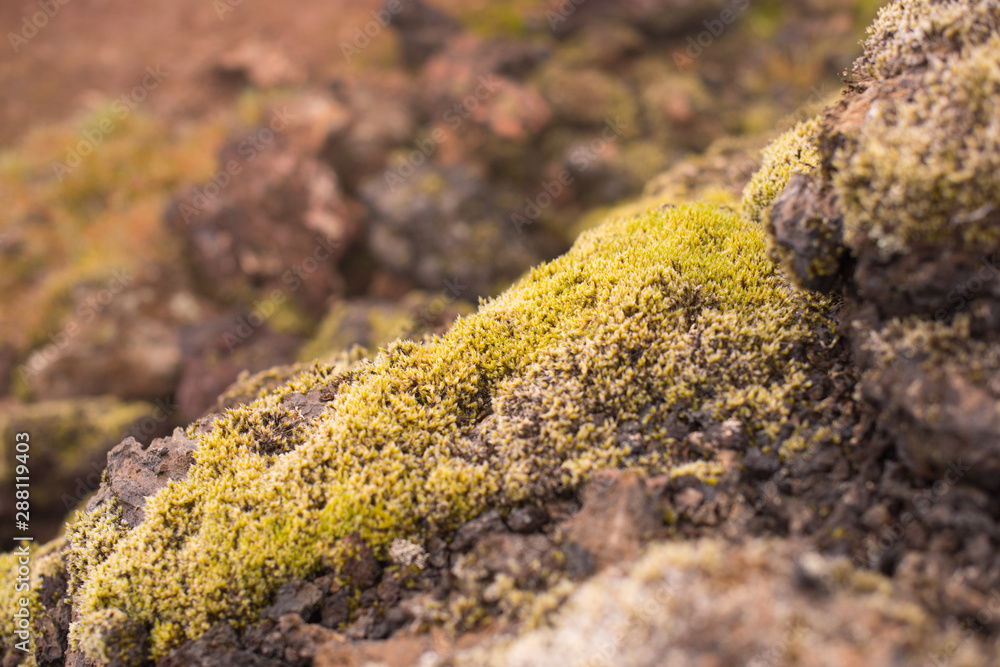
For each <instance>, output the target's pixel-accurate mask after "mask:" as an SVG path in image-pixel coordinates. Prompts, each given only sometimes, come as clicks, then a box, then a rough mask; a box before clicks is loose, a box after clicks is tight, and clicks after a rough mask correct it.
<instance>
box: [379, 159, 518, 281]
mask: <svg viewBox="0 0 1000 667" xmlns="http://www.w3.org/2000/svg"><path fill="white" fill-rule="evenodd" d="M394 178H400V181H401V182H398V181H396V180H393V181H392V182H391V183H389V182H387V180H386V179H383V178H376V179H373V180H371V181H369V182H368V183H367V184H366V185H365V186H364V187H363V188H362V192H363V197H364V199H365V201H366V202H367V203H368V204H369V206H371V208H372V212H373V218H372V222H371V225H372V226H371V235H370V238H369V244H370V248H371V251H372V253H373V254H374V256H375V258H376V259H377V260H378V262H379V264H380V265H381V266H383V267H384V268H386V269H388V270H390V271H392V272H395V273H398V274H400V275H402V276H404V277H406V278H407V279H409V280H411V281H412V282H413V283H415V284H416V285H418V286H420V287H423V288H425V289H428V290H447V291H448V292H449V293H450V295H451V296H454V297H457V298H461V299H464V300H469V301H472V300H475V299H476V298H478V297H479V296H484V295H487V294H491V293H493V292H494V291H495V290H496V286H497V285H500V284H503V283H505V282H506V281H507V280H509V279H510V278H512V277H513V276H514V275H516V274H517V273H518V272H520V271H521V270H522V268H523V267H525V266H528V265H530V264H531V262H532V258H533V255H532V253H531V250H529V248H528V247H527V246H526V244H525V242H524V239H523V238H520V237H518V238H513V237H512V236H511V235H510V234H509V231H508V228H507V226H506V224H507V223H506V221H505V220H504V219H503V217H502V214H501V211H500V209H499V208H498V206H497V205H496V203H495V202H494V201H493V197H492V194H491V191H490V188H489V186H488V184H487V183H486V182H485V181H484V180H483V179H482V178H481V177H479V176H477V175H475V173H474V171H473V170H471V169H469V168H467V167H461V166H453V167H436V166H425V167H422V168H420V169H419V170H418V171H416V173H414V174H413V175H412V176H409V177H408V178H406V179H405V180H404V179H402V178H401V177H399V176H395V177H394Z"/></svg>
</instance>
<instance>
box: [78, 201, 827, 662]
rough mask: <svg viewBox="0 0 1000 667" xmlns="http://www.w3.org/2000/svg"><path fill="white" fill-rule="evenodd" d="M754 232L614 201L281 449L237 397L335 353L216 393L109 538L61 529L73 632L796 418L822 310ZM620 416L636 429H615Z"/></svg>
mask: <svg viewBox="0 0 1000 667" xmlns="http://www.w3.org/2000/svg"><path fill="white" fill-rule="evenodd" d="M764 246H765V243H764V235H763V233H762V231H761V230H760V229H759V228H758V227H757V226H756V225H752V224H749V223H748V222H747V221H746V220H745V219H743V218H741V217H739V216H737V215H735V214H732V213H729V212H727V211H725V210H722V209H717V208H714V207H711V206H707V205H693V206H685V207H681V208H674V209H669V210H659V209H657V210H650V211H647V212H645V213H644V214H642V215H638V216H633V217H629V218H622V219H617V220H613V221H610V222H609V223H607V224H605V225H604V226H603V227H601V228H598V229H595V230H592V231H591V232H588V233H586V234H585V235H583V236H582V237H581V238H580V239H579V241H578V242H577V243H576V245H575V246H574V248H573V250H571V251H570V252H569V253H568V254H566V255H565V256H563V257H561V258H560V259H557V260H555V261H553V262H551V263H549V264H546V265H543V266H539V267H537V268H535V269H534V270H532V271H531V272H530V273H529V274H528V275H526V276H525V277H524V278H523V279H521V280H520V281H519V282H518V283H517V284H516V285H515V286H514V287H513V288H511V289H510V290H509V291H508V292H506V293H505V294H504V295H502V296H500V297H499V298H497V299H495V300H493V301H490V302H488V303H486V304H484V305H483V306H482V307H481V309H480V311H479V312H478V313H477V314H475V315H472V316H470V317H466V318H463V319H460V320H459V321H458V322H456V324H455V325H454V326H453V328H452V329H451V331H449V333H447V334H446V335H444V336H443V337H440V338H433V339H429V340H427V341H425V342H424V343H420V344H418V343H413V342H406V341H398V342H396V343H393V344H392V345H390V346H389V347H388V348H387V349H385V350H384V351H382V352H381V353H380V354H379V355H378V356H377V357H376V358H374V359H373V360H371V361H362V362H360V363H359V364H358V365H357V366H356V367H355V368H354V370H353V375H352V378H351V380H350V382H345V383H343V384H342V385H341V386H340V388H339V391H338V392H337V394H336V397H335V398H334V399H333V401H332V402H331V403H330V408H328V409H327V410H326V411H325V412H323V413H322V414H321V415H320V416H318V417H316V418H315V419H314V420H313V421H311V422H307V423H305V424H303V425H302V427H301V429H300V430H298V431H296V435H295V437H294V438H293V439H292V440H291V441H288V442H285V444H284V445H283V446H282V447H281V448H280V451H274V450H268V449H267V448H262V447H260V446H259V442H260V440H261V439H266V437H267V433H265V431H267V428H268V425H267V423H263V422H261V423H260V424H256V425H255V426H254V425H250V424H249V421H248V419H249V416H250V415H252V414H253V413H264V412H267V413H268V414H270V413H271V412H274V411H281V410H285V409H286V408H284V407H283V406H282V404H281V401H282V398H283V397H284V396H285V395H287V394H288V393H289V392H292V391H299V392H304V391H308V390H310V389H312V388H315V387H321V386H323V385H325V384H327V383H332V382H336V381H338V380H337V378H338V377H339V374H340V373H342V369H341V370H338V369H334V368H326V367H323V366H317V367H316V368H315V369H313V370H311V371H309V372H307V373H305V374H304V375H302V376H300V377H299V378H298V379H296V380H294V381H292V382H291V383H290V384H289V385H286V386H285V387H282V388H280V389H278V390H276V391H275V392H273V393H271V394H268V395H265V396H264V397H262V398H261V399H259V400H258V401H256V402H255V403H253V404H252V405H251V406H249V407H244V408H241V409H239V410H235V411H231V412H229V413H227V415H226V416H225V417H224V418H223V419H221V420H220V421H219V422H218V423H217V424H216V425H215V427H214V430H213V431H212V432H211V433H209V434H206V435H202V436H199V437H200V439H201V443H200V447H199V449H198V450H197V453H196V460H195V464H194V465H193V466H192V468H191V470H190V472H189V474H188V477H187V478H186V479H185V480H183V481H180V482H171V483H170V484H169V485H168V486H167V487H166V488H165V489H163V490H162V491H161V492H160V493H158V494H157V495H156V496H154V497H152V498H151V499H149V500H148V501H147V504H146V517H147V518H146V520H145V522H144V523H143V524H141V525H139V526H138V527H137V528H135V529H134V530H132V531H131V532H129V533H127V534H125V535H123V536H121V537H120V539H117V540H115V543H114V546H113V547H112V549H111V550H110V552H109V553H107V554H105V553H103V552H102V553H100V554H97V555H95V554H94V549H92V548H91V547H90V546H88V539H89V538H88V537H87V536H86V532H85V531H83V530H82V529H81V530H80V531H77V532H75V533H74V535H75V536H77V537H75V538H74V544H75V548H76V547H78V548H79V549H80V550H82V552H83V553H77V554H76V555H74V557H73V558H74V566H73V567H74V568H77V569H76V570H74V571H79V572H80V574H79V575H78V577H77V579H78V580H80V581H82V583H81V584H79V586H78V588H75V590H76V592H77V595H76V598H75V604H76V609H77V612H78V614H79V616H78V618H79V621H78V623H77V624H76V625H75V627H74V630H73V637H74V638H75V641H77V642H78V643H80V645H82V646H84V647H85V648H87V649H88V651H89V653H90V655H91V657H93V658H95V659H98V660H100V659H102V656H105V655H111V653H113V652H115V651H121V650H126V649H127V648H128V647H117V648H110V649H109V648H107V647H102V646H101V643H100V642H96V643H95V641H94V635H93V628H95V627H104V626H105V625H107V621H108V617H109V614H110V615H113V616H114V619H117V620H115V623H114V624H113V625H114V626H115V628H118V629H119V630H120V629H121V627H125V625H128V624H130V623H133V622H137V623H139V624H141V625H142V626H143V627H145V628H148V629H149V630H150V633H151V634H150V644H151V647H152V652H153V655H154V656H162V655H163V654H164V653H165V652H166V651H168V650H169V649H170V648H171V647H173V646H175V645H177V644H178V643H179V642H181V641H183V640H184V639H186V638H192V637H197V636H199V635H201V634H202V633H203V632H205V631H206V630H207V629H208V628H209V626H210V625H211V624H212V623H214V622H217V621H220V620H224V619H225V620H230V621H232V622H233V623H235V624H237V625H240V624H244V623H246V622H248V621H250V620H252V619H253V618H255V615H256V614H257V613H258V612H259V610H260V609H261V608H262V607H263V606H265V605H266V604H267V603H268V601H269V599H270V596H271V595H272V593H273V592H274V591H275V590H276V589H277V588H278V586H280V585H281V584H282V583H283V582H285V581H287V580H288V579H289V578H291V577H293V576H299V577H307V576H309V575H310V574H312V573H315V572H316V571H317V570H318V569H319V568H321V567H322V566H324V565H325V566H331V567H336V566H337V565H338V564H339V563H340V562H342V559H343V553H342V545H343V544H344V543H343V542H342V539H343V538H344V537H346V536H348V535H356V536H358V537H360V538H361V539H363V540H365V541H366V542H367V543H368V544H369V545H371V546H372V548H374V549H375V551H376V554H377V555H379V557H381V558H385V557H386V556H387V552H388V550H389V548H390V546H391V544H392V543H393V541H394V540H396V539H409V540H412V541H415V542H421V541H422V540H424V539H426V538H427V537H428V536H430V535H432V534H447V533H448V532H449V531H451V530H453V529H454V528H456V527H457V526H458V525H460V524H461V523H463V522H465V521H467V520H469V519H471V518H473V517H475V516H476V515H478V514H480V513H481V512H483V511H484V510H486V509H487V508H491V507H498V506H499V507H503V506H510V505H512V504H513V503H517V502H518V501H522V500H525V499H527V498H532V499H539V498H543V497H546V496H551V495H553V494H556V493H560V492H565V491H567V490H570V489H572V488H575V487H576V486H577V485H579V484H580V483H581V482H583V481H584V480H586V479H587V478H588V477H589V476H590V475H591V474H592V473H593V472H594V471H595V470H598V469H601V468H606V467H611V466H619V467H635V468H641V469H645V470H647V471H649V472H651V473H653V472H656V473H659V472H667V471H669V470H671V469H672V468H673V467H675V466H678V465H681V464H683V463H685V460H682V459H680V458H679V457H680V455H679V454H678V453H677V452H678V451H680V449H681V448H680V443H679V442H678V440H677V438H676V435H677V429H678V426H679V425H688V426H689V427H690V428H692V429H694V428H700V427H704V426H705V425H709V424H712V423H715V422H717V421H721V420H724V419H728V418H733V417H735V418H738V419H740V420H741V421H742V422H743V424H744V426H745V427H746V429H747V431H748V433H750V434H752V435H753V437H755V438H757V439H759V440H760V439H762V440H764V441H774V442H776V441H779V440H780V439H781V438H782V437H784V436H787V435H790V434H791V432H792V430H793V425H792V423H791V420H790V415H791V414H792V412H793V411H799V413H798V414H797V415H796V417H798V418H797V419H796V420H795V421H797V422H798V423H800V424H801V423H805V422H806V421H807V420H805V419H802V418H801V417H802V416H803V415H802V411H806V412H808V408H806V407H803V406H804V405H805V404H806V401H807V398H806V392H807V390H808V386H809V383H808V381H807V377H808V376H809V375H810V372H811V370H810V364H809V362H808V361H806V359H807V355H806V350H807V349H808V348H813V354H815V355H816V357H822V356H823V354H824V352H823V350H824V346H825V345H826V344H828V343H829V342H830V341H831V340H832V339H833V338H834V335H833V333H832V326H833V325H832V323H831V322H830V321H829V320H828V319H827V317H826V315H825V314H824V312H825V311H824V306H825V305H826V304H825V302H823V301H820V300H814V299H813V298H812V297H807V296H804V295H802V294H800V293H797V292H795V291H793V290H792V289H790V288H789V287H788V285H787V284H785V283H784V282H783V281H782V279H781V278H780V277H779V276H778V274H777V273H776V271H775V267H774V265H773V264H772V263H771V262H770V261H769V260H768V259H767V258H766V257H765V253H764ZM807 416H808V415H807ZM280 421H281V420H278V422H280ZM268 423H277V422H274V420H271V422H268ZM626 423H627V424H629V425H634V424H638V425H639V434H640V437H639V439H638V440H636V438H635V437H634V436H630V437H629V438H620V437H619V431H618V429H619V426H621V425H623V424H626ZM701 467H702V468H705V469H706V470H708V471H709V472H711V469H712V465H711V462H708V463H706V464H705V465H703V466H701ZM695 474H697V472H696V471H695ZM115 520H116V519H115V516H114V514H113V513H109V514H108V515H107V516H106V518H105V519H104V521H106V522H110V523H111V524H112V525H113V524H114V522H115ZM97 521H98V523H100V522H101V520H100V519H98V520H97ZM81 525H82V524H81ZM87 530H90V531H92V530H96V527H94V526H91V527H90V528H88V529H87ZM77 540H79V544H77V543H76V542H77ZM348 542H351V541H348ZM80 564H84V565H82V566H81V565H80ZM77 579H75V580H77ZM123 624H124V625H123ZM128 628H129V629H130V632H131V628H133V626H132V625H128ZM116 632H117V633H118V635H122V632H118V630H116ZM124 634H125V635H128V636H129V637H133V638H134V633H133V634H129V633H124ZM122 636H124V635H122ZM105 640H107V641H113V637H112V636H107V637H105ZM129 641H132V639H129ZM109 651H110V652H109Z"/></svg>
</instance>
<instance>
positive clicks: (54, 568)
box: [0, 538, 67, 667]
mask: <svg viewBox="0 0 1000 667" xmlns="http://www.w3.org/2000/svg"><path fill="white" fill-rule="evenodd" d="M22 544H24V545H26V546H27V547H28V550H27V551H28V555H27V557H25V556H24V555H23V554H22V553H21V552H20V551H18V550H15V551H12V552H11V553H7V554H3V555H0V581H2V584H0V608H2V609H4V610H7V611H9V613H5V614H4V616H3V618H2V619H0V655H6V654H8V652H10V651H11V649H14V650H13V654H14V655H26V656H27V659H26V660H25V661H24V662H22V663H20V664H21V665H22V666H23V667H35V665H37V664H38V662H37V661H36V658H35V650H36V648H37V646H36V639H37V634H38V628H39V627H41V626H43V624H44V621H45V620H46V619H47V612H46V610H45V609H43V607H42V604H41V600H40V598H39V593H40V591H41V587H42V581H43V579H44V578H46V577H59V576H65V568H64V564H63V554H62V551H63V549H64V548H65V547H66V544H67V540H66V538H59V539H56V540H53V541H52V542H49V543H48V544H45V545H43V546H40V547H39V546H36V545H34V544H33V543H29V542H24V543H22ZM25 560H26V561H27V562H24V561H25ZM23 568H27V570H25V569H23ZM22 598H23V599H24V600H25V601H26V602H27V605H26V606H25V605H22V604H21V600H22ZM24 608H26V609H27V610H28V614H29V616H28V618H29V623H30V625H29V629H28V636H27V640H25V639H24V637H23V636H18V635H16V634H15V630H18V625H17V623H18V619H16V618H15V617H14V611H15V610H17V609H24ZM21 630H22V632H23V630H24V629H23V628H21ZM25 641H26V645H27V648H28V652H27V653H26V654H22V653H21V652H20V651H21V649H18V648H14V647H15V645H17V644H21V646H22V648H23V647H24V646H25V644H24V643H22V642H25Z"/></svg>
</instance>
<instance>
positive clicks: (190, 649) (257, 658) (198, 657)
mask: <svg viewBox="0 0 1000 667" xmlns="http://www.w3.org/2000/svg"><path fill="white" fill-rule="evenodd" d="M283 664H284V663H283V662H282V661H281V660H275V659H269V658H265V657H263V656H261V655H257V654H254V653H253V652H251V651H246V650H244V649H243V647H242V643H241V642H240V638H239V637H238V636H237V634H236V630H234V629H233V627H232V626H231V625H229V624H228V623H218V624H216V625H213V626H212V627H211V628H209V630H208V632H206V633H205V634H204V635H202V636H201V637H200V638H199V639H198V640H197V641H193V642H192V641H188V642H185V643H184V644H183V645H181V646H180V647H179V648H177V649H175V650H173V651H171V652H170V653H169V654H168V655H167V656H166V657H164V658H163V659H162V660H160V661H159V662H158V663H157V667H229V666H230V665H241V666H245V667H278V666H279V665H283Z"/></svg>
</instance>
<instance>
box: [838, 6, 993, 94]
mask: <svg viewBox="0 0 1000 667" xmlns="http://www.w3.org/2000/svg"><path fill="white" fill-rule="evenodd" d="M998 29H1000V3H997V2H996V1H995V0H952V1H950V2H940V1H936V0H907V1H906V2H899V1H897V2H893V3H891V4H889V5H887V6H885V7H883V8H882V9H880V10H879V13H878V18H877V19H876V20H875V22H874V23H873V24H872V25H871V26H870V27H869V28H868V39H867V40H866V41H865V43H864V47H865V54H864V57H863V58H861V59H860V60H859V61H858V62H857V63H856V64H855V66H854V70H855V72H856V73H857V74H859V75H862V76H868V77H871V78H875V79H889V78H892V77H894V76H896V75H898V74H900V73H901V72H903V71H904V70H907V69H911V68H918V67H922V66H925V65H927V64H929V63H930V62H932V61H934V60H936V59H939V58H940V57H941V56H948V55H952V54H955V53H962V52H965V51H966V50H967V49H969V48H971V47H975V46H977V45H980V44H983V43H985V42H987V41H989V40H990V39H992V37H993V35H995V34H996V32H997V30H998Z"/></svg>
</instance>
